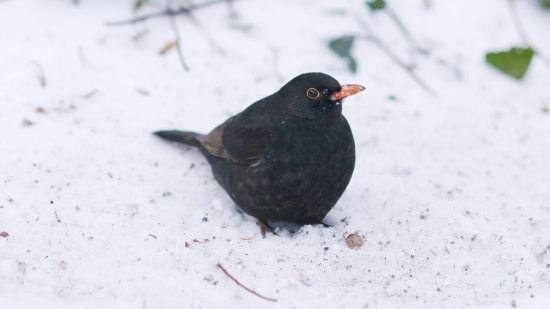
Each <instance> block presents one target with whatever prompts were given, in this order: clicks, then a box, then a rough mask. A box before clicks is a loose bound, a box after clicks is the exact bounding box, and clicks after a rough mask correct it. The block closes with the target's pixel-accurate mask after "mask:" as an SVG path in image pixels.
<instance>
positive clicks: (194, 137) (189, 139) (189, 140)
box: [153, 131, 204, 146]
mask: <svg viewBox="0 0 550 309" xmlns="http://www.w3.org/2000/svg"><path fill="white" fill-rule="evenodd" d="M153 134H155V135H156V136H159V137H161V138H163V139H166V140H169V141H174V142H178V143H183V144H186V145H190V146H200V145H201V142H200V141H201V140H202V139H203V138H204V135H202V134H198V133H195V132H186V131H157V132H153Z"/></svg>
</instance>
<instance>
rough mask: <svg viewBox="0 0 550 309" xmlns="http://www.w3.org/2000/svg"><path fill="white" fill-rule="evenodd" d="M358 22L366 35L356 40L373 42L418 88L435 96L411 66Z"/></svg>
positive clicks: (365, 25)
mask: <svg viewBox="0 0 550 309" xmlns="http://www.w3.org/2000/svg"><path fill="white" fill-rule="evenodd" d="M358 21H359V24H360V25H361V26H363V28H364V29H365V30H366V31H367V33H368V34H367V35H366V36H363V37H358V38H364V39H366V40H369V41H371V42H373V43H374V44H375V45H376V46H378V47H379V48H380V49H381V50H382V51H383V52H384V53H386V55H388V57H390V59H391V60H393V62H395V64H397V65H398V66H400V67H401V68H402V69H403V70H405V72H407V74H409V76H410V77H411V78H412V79H413V80H414V81H415V82H416V83H417V84H418V85H419V86H420V87H422V89H424V90H425V91H426V92H428V93H429V94H430V95H432V96H436V94H435V92H433V90H432V89H431V88H430V87H428V85H427V84H426V83H425V82H424V81H423V80H422V79H420V77H418V76H417V75H416V74H415V73H414V72H413V70H412V68H411V66H410V65H407V64H406V63H404V62H403V61H401V59H399V57H397V56H396V55H395V54H394V53H393V51H392V50H391V49H390V48H389V47H387V46H386V45H385V44H384V43H383V42H382V41H381V40H380V39H379V38H378V37H376V36H375V35H374V34H373V33H372V31H371V30H370V28H369V27H368V26H367V24H365V23H364V22H363V21H362V20H361V19H360V18H358Z"/></svg>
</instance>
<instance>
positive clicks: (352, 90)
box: [330, 84, 365, 101]
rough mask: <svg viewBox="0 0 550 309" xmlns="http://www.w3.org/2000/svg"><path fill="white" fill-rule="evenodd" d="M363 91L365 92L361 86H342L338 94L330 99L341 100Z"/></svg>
mask: <svg viewBox="0 0 550 309" xmlns="http://www.w3.org/2000/svg"><path fill="white" fill-rule="evenodd" d="M363 90H365V87H363V86H361V85H353V84H347V85H342V86H340V90H338V92H336V93H335V94H333V95H331V96H330V99H331V100H332V101H336V100H341V99H343V98H347V97H349V96H350V95H354V94H356V93H359V92H361V91H363Z"/></svg>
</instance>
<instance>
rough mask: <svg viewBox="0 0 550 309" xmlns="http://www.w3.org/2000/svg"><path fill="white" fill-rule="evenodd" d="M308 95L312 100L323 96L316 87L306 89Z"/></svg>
mask: <svg viewBox="0 0 550 309" xmlns="http://www.w3.org/2000/svg"><path fill="white" fill-rule="evenodd" d="M306 95H307V97H308V98H310V99H312V100H315V99H317V98H318V97H320V96H321V94H320V93H319V91H318V90H317V89H315V88H309V89H308V90H307V91H306Z"/></svg>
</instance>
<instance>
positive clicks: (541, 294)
mask: <svg viewBox="0 0 550 309" xmlns="http://www.w3.org/2000/svg"><path fill="white" fill-rule="evenodd" d="M548 29H550V1H548V0H486V1H474V0H467V1H448V0H407V1H405V0H391V1H389V0H388V1H383V0H374V1H364V0H346V1H330V0H315V1H313V0H293V1H291V0H285V1H283V0H280V1H268V0H231V1H229V0H202V1H200V0H192V1H191V0H186V1H184V0H168V1H162V0H160V1H154V0H121V1H107V0H95V1H88V0H74V1H69V0H50V1H27V0H8V1H2V0H0V142H1V146H0V232H5V233H6V234H4V235H8V236H4V235H0V301H1V303H3V304H4V306H7V307H5V308H34V307H36V306H38V305H40V306H41V307H43V308H64V307H71V308H75V307H76V308H95V307H98V306H101V307H105V308H134V307H135V308H172V307H174V308H175V307H182V306H183V307H189V308H211V307H226V306H228V305H229V306H230V307H237V306H239V307H244V308H251V307H258V306H265V307H266V308H267V307H273V308H277V307H278V306H281V307H285V308H290V307H292V306H295V307H296V308H301V307H304V308H311V307H318V308H335V307H336V306H337V307H342V308H346V307H349V308H358V307H371V308H372V307H375V306H383V307H384V308H403V307H407V308H458V307H466V306H470V307H475V308H504V307H518V308H520V307H521V308H546V307H547V306H548V303H550V295H549V294H548V289H549V288H550V275H549V272H548V271H549V269H550V268H549V267H550V257H549V254H548V252H549V250H550V221H549V212H550V193H549V191H548V188H550V163H549V162H550V160H548V158H549V153H550V136H549V135H550V90H549V86H550V36H549V35H548ZM305 72H324V73H327V74H329V75H331V76H333V77H335V78H336V79H337V80H338V81H339V82H340V83H342V84H347V83H354V84H361V85H363V86H365V87H366V90H365V91H363V92H362V93H360V94H358V95H356V96H353V97H351V98H349V99H348V100H347V101H346V102H345V103H344V115H345V116H346V118H347V119H348V121H349V123H350V126H351V128H352V130H353V133H354V137H355V142H356V148H357V164H356V169H355V172H354V175H353V178H352V180H351V183H350V185H349V187H348V189H347V190H346V192H345V193H344V195H343V197H342V198H341V200H340V201H339V202H338V204H337V205H336V207H335V208H334V209H333V210H332V211H331V212H330V213H329V214H328V216H327V218H326V222H327V223H329V224H331V225H332V226H333V227H331V228H328V229H321V228H319V227H317V226H305V227H303V228H302V229H300V230H298V231H296V232H294V231H287V230H285V229H281V231H280V235H281V236H280V237H271V238H266V239H261V238H260V237H259V236H257V235H256V236H254V235H255V233H256V232H257V226H256V224H255V221H254V220H253V218H250V217H247V216H245V215H243V214H242V213H240V212H239V211H238V210H237V209H236V207H235V205H234V204H233V202H232V201H231V200H230V199H229V198H228V197H227V195H226V194H225V192H224V191H223V190H222V189H221V188H220V187H219V186H218V185H217V184H216V182H215V180H214V179H213V177H212V174H211V172H210V169H209V166H208V164H207V162H206V161H205V160H204V159H203V158H202V156H201V155H200V154H199V153H198V152H197V151H195V150H192V149H189V148H187V147H183V146H182V147H179V148H178V147H174V146H173V145H170V144H168V143H165V142H162V141H159V140H158V139H156V138H155V137H154V136H152V135H151V134H150V133H151V132H153V131H156V130H159V129H181V130H193V131H197V132H201V133H206V132H208V131H209V130H211V129H212V128H214V127H215V126H217V125H218V124H220V123H222V122H223V121H224V120H225V119H227V118H228V117H229V116H232V115H235V114H236V113H239V112H240V111H242V110H243V109H244V108H246V107H247V106H248V105H250V104H252V103H253V102H255V101H256V100H259V99H261V98H263V97H265V96H267V95H269V94H271V93H273V92H275V91H277V90H278V89H279V88H280V87H282V86H283V85H284V84H285V83H286V82H287V81H289V80H290V79H292V78H293V77H295V76H297V75H299V74H301V73H305ZM355 231H357V232H358V235H360V236H361V237H362V238H363V240H364V241H365V245H364V246H363V247H362V248H360V249H358V250H350V249H348V248H347V246H346V244H345V240H343V238H342V235H343V234H345V233H351V232H355ZM205 240H208V241H205ZM217 263H221V264H223V265H224V267H225V268H226V269H227V270H228V271H229V273H231V274H232V275H234V276H235V277H237V278H238V279H239V280H240V281H241V282H242V283H243V284H245V285H247V286H248V287H250V288H251V289H253V290H256V291H257V292H258V293H260V294H262V295H265V296H268V297H271V298H276V299H277V302H269V301H266V300H264V299H261V298H258V297H257V296H255V295H253V294H251V293H249V292H247V291H246V290H244V289H242V288H240V287H239V286H237V285H235V284H234V282H233V281H231V280H230V279H229V278H228V277H227V276H225V275H224V274H223V273H221V272H220V270H219V269H218V268H217V267H216V265H217Z"/></svg>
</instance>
